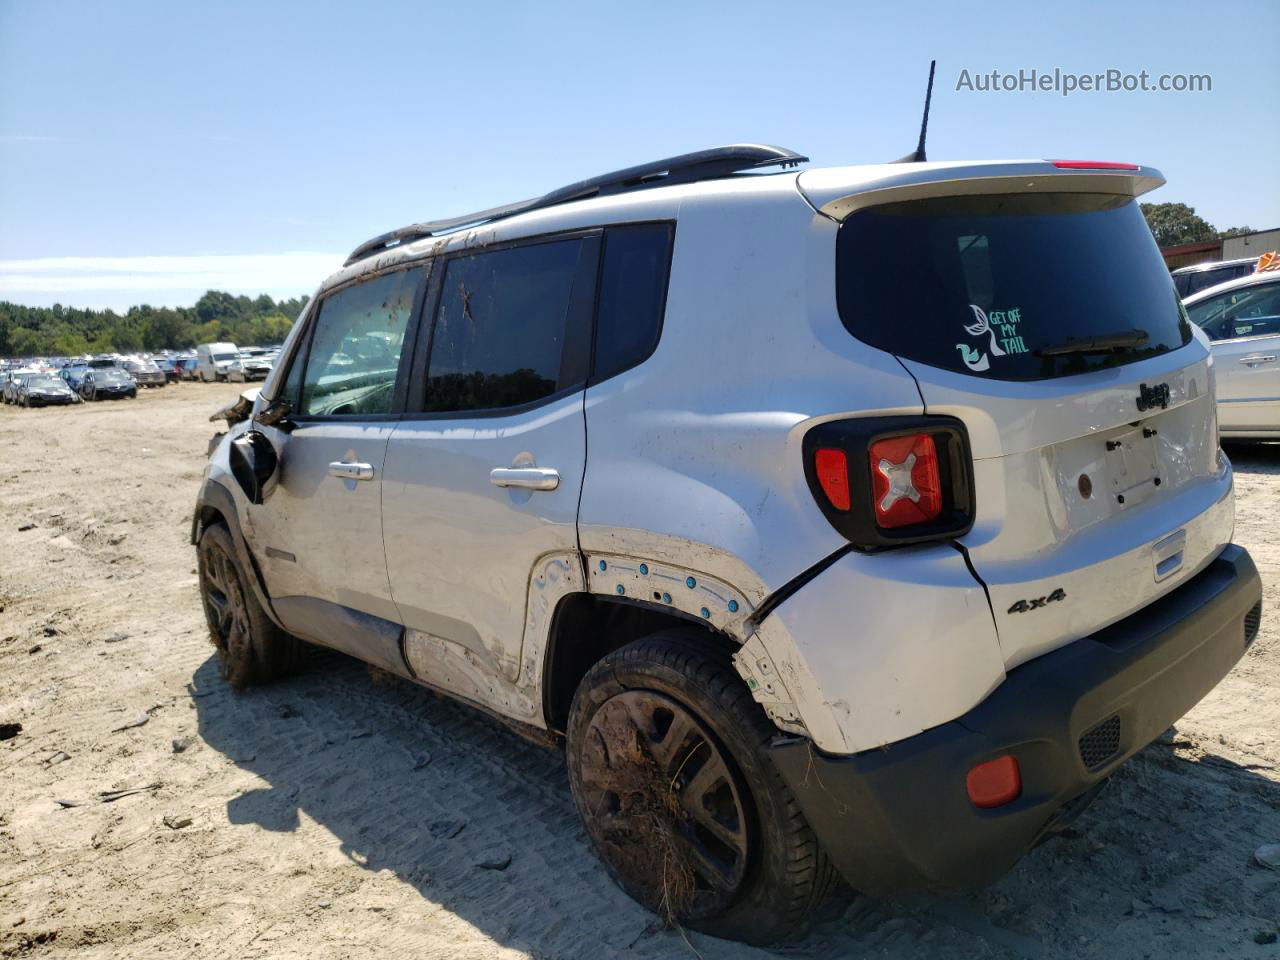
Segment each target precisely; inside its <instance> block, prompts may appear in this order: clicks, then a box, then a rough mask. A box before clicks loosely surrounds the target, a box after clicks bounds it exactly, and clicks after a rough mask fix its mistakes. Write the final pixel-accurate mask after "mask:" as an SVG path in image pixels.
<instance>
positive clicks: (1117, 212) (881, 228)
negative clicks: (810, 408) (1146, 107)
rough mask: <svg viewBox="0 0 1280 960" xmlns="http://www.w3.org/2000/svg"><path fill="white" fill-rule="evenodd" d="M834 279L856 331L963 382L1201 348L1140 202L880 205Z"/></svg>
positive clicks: (1049, 199)
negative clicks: (1193, 342) (964, 376)
mask: <svg viewBox="0 0 1280 960" xmlns="http://www.w3.org/2000/svg"><path fill="white" fill-rule="evenodd" d="M836 267H837V279H836V286H837V296H838V300H839V307H840V316H841V319H842V320H843V321H844V324H845V326H846V327H847V328H848V329H849V332H850V333H852V334H853V335H854V336H855V337H857V338H858V339H859V340H862V341H863V342H864V343H868V344H870V345H871V346H874V347H879V348H880V349H882V350H887V351H889V352H890V353H894V354H897V355H898V356H901V357H904V358H906V359H909V360H915V361H918V362H920V363H923V364H927V365H929V366H932V367H940V368H942V369H944V370H953V371H956V372H958V373H968V374H971V375H974V376H979V377H990V378H992V379H996V380H1039V379H1045V378H1049V377H1062V376H1068V375H1071V374H1078V373H1084V372H1086V371H1089V370H1094V369H1097V368H1100V367H1110V366H1117V365H1119V364H1125V363H1133V362H1135V361H1137V360H1142V359H1145V358H1147V357H1151V356H1155V355H1157V354H1161V353H1166V352H1168V351H1170V350H1176V349H1177V348H1179V347H1181V346H1183V345H1184V344H1186V343H1188V342H1189V341H1190V339H1191V328H1190V325H1189V324H1188V323H1187V321H1186V319H1185V316H1184V314H1183V313H1182V310H1181V306H1180V302H1179V300H1178V297H1177V295H1176V292H1175V290H1174V287H1173V284H1172V283H1171V282H1170V278H1169V272H1168V270H1167V268H1166V267H1165V265H1164V261H1163V260H1162V259H1161V257H1160V251H1159V249H1158V248H1157V247H1156V244H1155V241H1154V240H1153V239H1152V237H1151V231H1150V230H1149V229H1148V228H1147V225H1146V221H1145V220H1144V219H1143V217H1142V212H1141V210H1140V209H1139V207H1138V203H1137V201H1135V200H1133V199H1132V198H1126V197H1115V196H1112V195H1095V194H1029V195H1010V196H1003V195H1002V196H974V197H945V198H937V199H929V200H915V201H909V202H904V203H895V204H886V205H884V206H879V207H872V208H870V209H868V210H863V211H860V212H857V213H854V214H853V215H851V216H850V217H849V218H848V219H847V220H846V221H845V223H844V224H843V225H842V226H841V227H840V232H839V235H838V239H837V243H836ZM1143 335H1145V340H1142V342H1141V343H1138V342H1135V341H1138V340H1140V339H1142V336H1143ZM1064 348H1065V350H1064Z"/></svg>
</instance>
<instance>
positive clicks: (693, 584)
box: [684, 577, 698, 590]
mask: <svg viewBox="0 0 1280 960" xmlns="http://www.w3.org/2000/svg"><path fill="white" fill-rule="evenodd" d="M684 585H685V586H686V587H688V588H689V589H690V590H692V589H693V588H694V587H696V586H697V585H698V581H697V580H695V579H693V577H686V578H685V581H684Z"/></svg>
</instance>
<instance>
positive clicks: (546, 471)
mask: <svg viewBox="0 0 1280 960" xmlns="http://www.w3.org/2000/svg"><path fill="white" fill-rule="evenodd" d="M489 482H490V483H492V484H493V485H494V486H495V487H522V488H524V489H525V490H554V489H555V488H556V487H558V486H560V471H558V470H554V469H552V468H551V467H495V468H494V469H492V470H490V471H489Z"/></svg>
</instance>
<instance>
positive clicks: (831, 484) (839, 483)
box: [813, 450, 851, 512]
mask: <svg viewBox="0 0 1280 960" xmlns="http://www.w3.org/2000/svg"><path fill="white" fill-rule="evenodd" d="M813 466H814V470H815V471H816V472H817V474H818V485H819V486H820V487H822V492H823V493H824V494H826V497H827V501H828V502H829V503H830V504H831V506H833V507H835V508H836V509H837V510H839V511H841V512H845V511H848V509H849V507H850V505H851V504H850V500H849V458H848V457H846V456H845V455H844V451H843V450H819V451H817V452H816V453H815V454H814V455H813Z"/></svg>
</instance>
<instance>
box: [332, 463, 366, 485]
mask: <svg viewBox="0 0 1280 960" xmlns="http://www.w3.org/2000/svg"><path fill="white" fill-rule="evenodd" d="M329 476H331V477H340V478H341V479H343V480H372V479H373V464H371V463H348V462H347V461H346V460H335V461H333V463H331V464H329Z"/></svg>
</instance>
